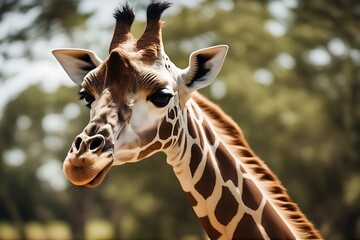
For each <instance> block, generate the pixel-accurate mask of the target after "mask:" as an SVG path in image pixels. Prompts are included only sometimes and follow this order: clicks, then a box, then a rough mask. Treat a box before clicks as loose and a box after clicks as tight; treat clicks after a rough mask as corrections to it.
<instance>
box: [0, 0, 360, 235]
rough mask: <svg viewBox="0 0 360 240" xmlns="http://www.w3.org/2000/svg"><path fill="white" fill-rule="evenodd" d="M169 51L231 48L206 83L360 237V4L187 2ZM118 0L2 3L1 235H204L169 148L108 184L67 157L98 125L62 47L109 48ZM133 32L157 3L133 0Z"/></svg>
mask: <svg viewBox="0 0 360 240" xmlns="http://www.w3.org/2000/svg"><path fill="white" fill-rule="evenodd" d="M173 2H174V5H173V7H172V8H171V9H169V11H167V12H166V13H165V15H164V20H165V21H166V24H165V26H164V29H163V39H164V45H165V50H166V52H167V54H168V55H169V56H170V58H171V59H172V61H173V62H174V63H175V64H177V65H178V66H179V67H182V68H185V67H186V66H187V63H188V56H189V54H190V53H191V52H192V51H194V50H197V49H199V48H204V47H208V46H211V45H215V44H227V45H229V46H230V50H229V53H228V57H227V59H226V61H225V63H224V66H223V68H222V70H221V73H220V74H219V76H218V80H216V81H215V82H214V83H213V84H212V85H211V86H210V87H208V88H207V89H205V90H204V91H203V93H204V94H205V95H206V96H208V97H209V98H210V99H212V100H213V101H214V102H216V103H217V104H219V105H220V106H221V107H222V108H223V109H224V110H225V112H227V113H228V114H229V115H230V116H232V117H233V118H234V119H235V121H236V122H238V124H239V125H240V127H241V128H242V129H243V131H244V133H245V136H246V137H247V139H248V141H249V143H250V145H251V146H252V148H253V149H254V151H255V152H256V153H257V154H258V155H259V156H260V157H261V158H262V159H264V161H265V162H266V163H267V164H268V165H269V166H270V168H271V169H272V170H273V171H274V172H275V173H276V174H277V175H278V177H279V178H280V179H281V180H282V182H283V184H284V185H285V187H286V188H287V189H288V191H289V193H290V196H291V197H292V198H293V200H294V201H295V202H297V203H298V204H299V206H300V208H301V209H302V210H303V211H304V213H305V214H306V215H307V216H308V217H309V219H310V220H311V221H313V222H314V224H315V225H316V227H317V228H318V229H319V230H320V231H321V233H322V234H323V236H324V237H325V238H326V239H354V238H360V50H359V49H360V2H359V1H355V0H347V1H346V0H344V1H338V0H317V1H306V0H271V1H270V0H268V1H263V0H218V1H213V0H187V1H180V0H173ZM119 3H121V1H120V2H119V1H118V0H111V1H96V0H62V1H58V0H2V1H1V3H0V239H84V238H85V239H151V238H152V239H154V238H161V239H204V237H205V234H204V232H203V230H202V227H201V225H200V223H199V222H198V220H197V218H196V216H195V214H194V213H193V210H192V208H191V206H190V204H189V203H188V202H187V199H186V198H185V195H184V194H183V192H182V190H181V188H180V185H179V183H178V182H177V179H176V178H175V176H174V174H173V173H172V169H171V167H170V166H168V165H167V164H166V162H165V161H164V159H165V157H164V156H163V155H156V156H154V157H152V158H150V159H147V160H145V161H142V162H140V163H137V164H128V165H125V166H121V167H115V168H113V169H112V170H111V171H110V174H109V175H108V176H107V178H106V180H105V182H104V183H103V184H102V185H100V186H99V187H98V188H95V189H85V188H78V187H74V186H72V185H70V184H69V183H68V182H67V180H66V179H65V178H64V176H63V173H62V161H63V160H64V158H65V156H66V153H67V150H68V149H69V147H70V144H71V142H72V140H73V138H74V136H75V135H76V134H78V133H79V132H81V131H82V129H83V127H84V126H85V124H86V122H87V121H88V110H87V109H86V108H85V106H84V105H85V104H84V103H83V102H80V101H78V96H77V91H78V90H79V89H78V87H75V86H74V84H73V82H71V81H70V79H69V78H68V77H67V75H66V74H65V72H64V71H63V70H62V69H61V67H60V65H59V64H58V63H57V62H56V61H55V59H54V58H53V57H52V55H51V50H52V49H54V48H61V47H72V48H74V47H79V48H88V49H91V50H93V51H95V52H97V53H98V55H99V56H100V57H102V58H105V57H106V56H107V49H108V46H109V43H110V40H111V37H112V33H113V28H114V20H113V17H112V13H113V11H114V8H115V7H117V6H118V5H119ZM130 4H131V5H132V6H133V7H134V9H135V11H136V20H137V21H136V23H135V24H134V25H133V32H134V34H135V35H137V36H139V35H140V34H141V33H142V31H143V29H144V24H145V23H144V21H145V20H146V19H145V15H146V14H145V8H146V6H147V4H148V1H141V0H139V1H131V3H130Z"/></svg>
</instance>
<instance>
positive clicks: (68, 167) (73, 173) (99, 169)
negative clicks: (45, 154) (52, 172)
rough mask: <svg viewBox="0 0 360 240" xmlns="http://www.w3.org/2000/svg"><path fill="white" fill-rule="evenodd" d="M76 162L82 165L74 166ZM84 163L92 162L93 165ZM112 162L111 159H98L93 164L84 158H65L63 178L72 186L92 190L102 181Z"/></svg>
mask: <svg viewBox="0 0 360 240" xmlns="http://www.w3.org/2000/svg"><path fill="white" fill-rule="evenodd" d="M76 162H81V163H82V164H76ZM86 162H93V164H86V165H85V164H84V163H86ZM113 162H114V159H113V158H103V159H101V158H99V159H96V161H95V162H94V161H91V159H86V158H76V159H74V158H71V157H67V158H66V159H65V161H64V164H63V171H64V175H65V177H66V178H67V179H68V180H69V181H70V182H71V183H72V184H74V185H76V186H85V187H88V188H94V187H97V186H98V185H99V184H100V183H101V182H102V181H103V180H104V178H105V176H106V175H107V173H108V172H109V170H110V168H111V166H112V165H113ZM74 163H75V164H74Z"/></svg>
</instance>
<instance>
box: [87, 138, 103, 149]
mask: <svg viewBox="0 0 360 240" xmlns="http://www.w3.org/2000/svg"><path fill="white" fill-rule="evenodd" d="M102 143H103V138H100V137H99V138H95V139H94V140H93V141H92V142H91V143H90V151H96V150H97V149H98V148H99V147H101V146H102Z"/></svg>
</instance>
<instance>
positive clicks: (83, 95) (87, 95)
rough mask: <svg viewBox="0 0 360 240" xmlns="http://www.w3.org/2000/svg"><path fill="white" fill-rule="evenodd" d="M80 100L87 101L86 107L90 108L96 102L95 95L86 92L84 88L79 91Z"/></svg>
mask: <svg viewBox="0 0 360 240" xmlns="http://www.w3.org/2000/svg"><path fill="white" fill-rule="evenodd" d="M79 95H80V100H82V99H84V100H85V101H86V103H87V104H86V107H88V108H90V106H91V104H92V102H93V101H95V98H94V97H93V95H91V94H90V93H89V92H88V91H86V90H85V89H84V88H82V89H81V90H80V91H79Z"/></svg>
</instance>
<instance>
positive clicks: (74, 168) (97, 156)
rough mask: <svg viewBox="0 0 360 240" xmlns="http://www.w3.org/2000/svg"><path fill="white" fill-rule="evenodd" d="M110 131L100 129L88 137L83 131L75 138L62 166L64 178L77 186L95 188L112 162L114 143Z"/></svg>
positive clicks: (104, 128)
mask: <svg viewBox="0 0 360 240" xmlns="http://www.w3.org/2000/svg"><path fill="white" fill-rule="evenodd" d="M111 133H112V132H111V130H108V129H107V127H106V126H105V127H103V128H101V129H100V130H99V131H98V133H97V134H95V135H93V136H88V135H87V134H86V131H85V130H84V131H83V132H82V133H81V134H79V135H78V136H76V137H75V140H74V142H73V144H72V146H71V149H70V150H69V152H68V154H67V157H66V159H65V161H64V164H63V171H64V174H65V176H66V178H67V179H68V180H69V181H70V182H71V183H73V184H74V185H77V186H86V187H96V186H98V185H99V184H100V183H101V182H102V181H103V179H104V178H105V176H106V174H107V173H108V171H109V170H110V168H111V166H112V164H113V162H114V143H113V138H112V134H111Z"/></svg>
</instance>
